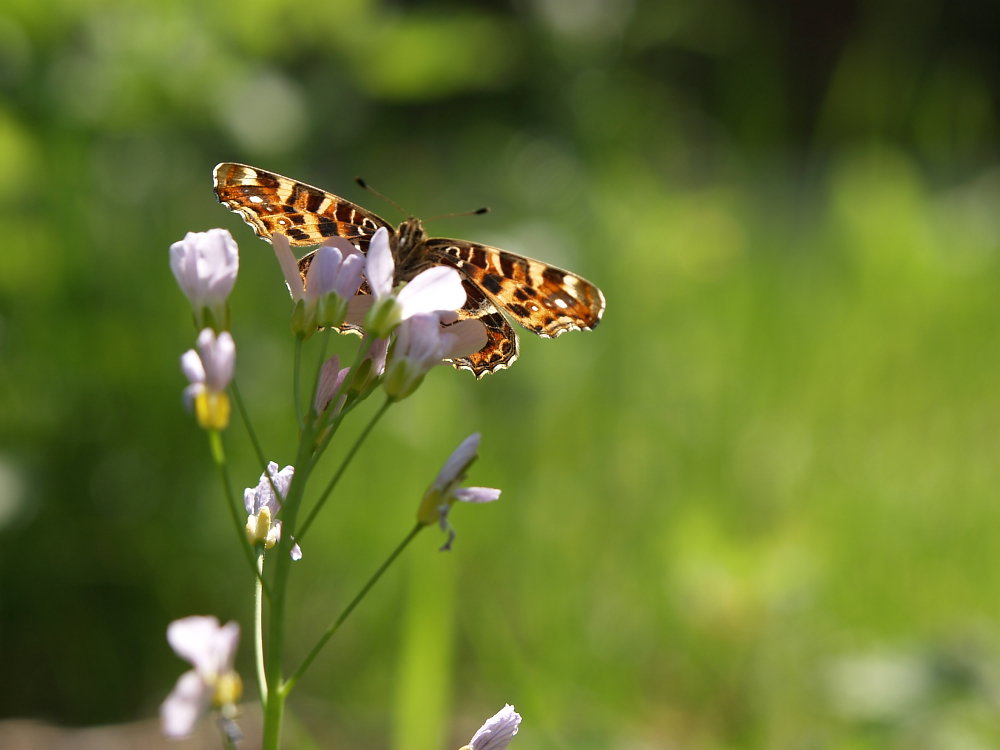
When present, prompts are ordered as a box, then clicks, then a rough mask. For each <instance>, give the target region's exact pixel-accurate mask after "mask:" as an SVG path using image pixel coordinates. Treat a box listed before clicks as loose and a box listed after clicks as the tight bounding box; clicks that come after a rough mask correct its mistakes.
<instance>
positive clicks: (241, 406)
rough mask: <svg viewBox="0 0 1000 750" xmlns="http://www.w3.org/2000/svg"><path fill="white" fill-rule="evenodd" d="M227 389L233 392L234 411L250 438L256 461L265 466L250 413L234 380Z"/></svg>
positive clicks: (264, 459) (262, 452) (265, 460)
mask: <svg viewBox="0 0 1000 750" xmlns="http://www.w3.org/2000/svg"><path fill="white" fill-rule="evenodd" d="M229 387H230V389H231V390H232V392H233V401H235V402H236V410H237V411H239V413H240V419H242V420H243V426H244V427H246V430H247V434H248V435H249V436H250V443H251V444H252V445H253V450H254V453H256V454H257V460H258V461H260V464H261V466H267V459H266V458H264V450H263V449H262V448H261V447H260V441H259V440H258V439H257V433H256V431H255V430H254V428H253V424H252V423H251V422H250V413H249V412H248V411H247V408H246V404H245V403H244V402H243V395H242V394H241V393H240V389H239V388H238V387H237V386H236V381H235V380H234V381H233V382H232V383H230V386H229Z"/></svg>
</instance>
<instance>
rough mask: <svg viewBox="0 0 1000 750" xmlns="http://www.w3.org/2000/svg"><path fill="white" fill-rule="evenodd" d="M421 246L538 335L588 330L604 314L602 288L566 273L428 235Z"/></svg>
mask: <svg viewBox="0 0 1000 750" xmlns="http://www.w3.org/2000/svg"><path fill="white" fill-rule="evenodd" d="M425 244H426V246H427V256H428V257H429V258H430V259H432V260H433V261H436V262H437V263H440V264H442V265H449V266H453V267H454V268H457V269H458V270H459V271H460V272H462V273H463V274H464V275H465V276H466V277H467V278H468V279H470V280H471V281H472V282H473V283H474V284H475V285H476V286H477V287H479V288H480V289H482V290H483V292H485V293H486V295H487V296H489V298H490V299H491V300H493V302H494V303H496V305H497V306H498V307H500V308H501V309H502V310H503V311H504V312H505V313H507V314H508V315H510V316H511V317H512V318H514V320H516V321H517V322H518V323H520V324H521V325H522V326H524V327H525V328H527V329H528V330H529V331H532V332H533V333H537V334H538V335H539V336H544V337H545V338H555V337H556V336H559V335H561V334H563V333H565V332H566V331H579V330H589V329H591V328H594V327H595V326H596V325H597V324H598V323H599V322H600V320H601V315H602V314H603V313H604V295H603V294H602V293H601V290H600V289H598V288H597V287H596V286H594V285H593V284H591V283H590V282H589V281H587V280H586V279H583V278H581V277H579V276H577V275H575V274H572V273H570V272H569V271H563V270H562V269H561V268H556V267H555V266H549V265H546V264H545V263H542V262H540V261H537V260H532V259H531V258H525V257H523V256H521V255H515V254H514V253H508V252H506V251H505V250H500V249H499V248H495V247H490V246H489V245H480V244H477V243H474V242H466V241H464V240H446V239H432V240H427V242H426V243H425Z"/></svg>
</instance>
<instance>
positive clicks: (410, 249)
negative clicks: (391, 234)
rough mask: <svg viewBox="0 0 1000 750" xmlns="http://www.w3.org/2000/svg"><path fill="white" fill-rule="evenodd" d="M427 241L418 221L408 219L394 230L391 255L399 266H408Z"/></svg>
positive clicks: (422, 227)
mask: <svg viewBox="0 0 1000 750" xmlns="http://www.w3.org/2000/svg"><path fill="white" fill-rule="evenodd" d="M426 241H427V232H426V231H425V230H424V225H423V224H422V223H421V222H420V219H414V218H409V219H407V220H406V221H404V222H403V223H402V224H400V225H399V226H398V227H397V228H396V237H395V242H394V243H393V248H392V249H393V253H394V254H395V256H396V262H397V264H399V265H400V266H404V267H405V266H408V265H410V264H411V262H412V261H413V260H414V259H415V258H416V253H417V252H418V251H419V249H420V248H421V246H422V245H423V244H424V243H425V242H426Z"/></svg>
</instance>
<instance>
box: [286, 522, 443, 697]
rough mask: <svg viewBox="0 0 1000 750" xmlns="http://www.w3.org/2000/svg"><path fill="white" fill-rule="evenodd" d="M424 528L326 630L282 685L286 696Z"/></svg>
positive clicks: (413, 532)
mask: <svg viewBox="0 0 1000 750" xmlns="http://www.w3.org/2000/svg"><path fill="white" fill-rule="evenodd" d="M423 528H424V524H421V523H418V524H417V525H416V526H414V527H413V528H412V529H411V530H410V533H409V534H407V535H406V537H405V538H404V539H403V541H401V542H400V543H399V544H398V545H396V549H394V550H393V551H392V554H390V555H389V557H387V558H386V559H385V562H383V563H382V564H381V565H380V566H379V568H378V570H376V571H375V573H374V574H373V575H372V577H371V578H369V579H368V581H367V582H366V583H365V585H364V586H362V587H361V590H360V591H359V592H358V593H357V595H356V596H355V597H354V598H353V599H352V600H351V603H350V604H348V605H347V606H346V607H345V608H344V611H343V612H341V613H340V615H339V616H338V617H337V619H336V620H334V621H333V623H332V624H331V625H330V627H328V628H327V629H326V632H325V633H323V635H322V636H321V637H320V639H319V640H318V641H317V642H316V645H315V646H313V647H312V650H311V651H310V652H309V654H308V655H307V656H306V658H305V659H303V660H302V663H301V664H300V665H299V667H298V669H296V670H295V671H294V672H293V673H292V676H291V677H289V678H288V679H287V680H285V682H284V683H283V684H282V687H281V690H282V692H283V693H284V694H285V695H287V694H288V693H289V692H291V689H292V688H293V687H294V686H295V683H296V682H298V681H299V679H300V678H301V677H302V675H303V674H304V673H305V671H306V670H307V669H308V668H309V665H310V664H312V662H313V659H315V658H316V656H317V655H318V654H319V652H320V651H321V650H322V649H323V646H325V645H326V642H327V641H328V640H330V638H331V637H332V636H333V634H334V633H336V632H337V630H339V629H340V626H341V625H343V624H344V620H346V619H347V618H348V617H349V616H350V614H351V612H353V611H354V609H355V608H356V607H357V606H358V604H360V603H361V600H362V599H364V598H365V595H366V594H367V593H368V592H369V591H370V590H371V588H372V586H374V585H375V583H376V582H377V581H378V579H379V578H381V577H382V574H383V573H385V571H386V570H387V569H388V568H389V566H390V565H392V563H393V562H395V560H396V558H397V557H399V555H400V553H401V552H402V551H403V550H404V549H406V546H407V545H408V544H409V543H410V542H412V541H413V538H414V537H415V536H416V535H417V534H418V533H419V531H420V530H421V529H423Z"/></svg>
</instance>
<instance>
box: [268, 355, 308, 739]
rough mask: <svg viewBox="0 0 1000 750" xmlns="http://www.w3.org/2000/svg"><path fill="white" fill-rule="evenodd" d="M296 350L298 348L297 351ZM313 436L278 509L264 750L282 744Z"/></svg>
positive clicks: (303, 442) (302, 447) (304, 440)
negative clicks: (295, 553) (299, 528)
mask: <svg viewBox="0 0 1000 750" xmlns="http://www.w3.org/2000/svg"><path fill="white" fill-rule="evenodd" d="M297 351H298V349H297ZM314 440H315V435H314V434H313V432H312V426H311V425H310V424H308V423H306V424H305V425H304V426H303V431H302V436H301V439H300V440H299V449H298V455H297V456H296V457H295V464H294V466H295V475H294V476H293V477H292V482H291V484H290V485H289V487H288V495H287V496H286V497H285V502H284V503H282V506H281V514H282V518H283V521H282V531H283V532H284V533H282V535H281V540H280V541H279V542H278V544H277V546H276V547H275V548H274V553H273V560H274V574H273V578H272V579H271V597H270V604H271V612H270V617H269V618H268V623H267V654H266V657H265V663H264V664H265V671H266V675H267V677H266V685H267V703H265V704H264V738H263V750H278V748H279V746H280V742H281V720H282V716H283V714H284V709H285V693H284V691H282V690H281V686H282V667H283V662H284V656H285V596H286V594H287V593H288V574H289V572H290V569H291V563H292V557H291V551H292V544H293V541H292V536H294V529H295V520H296V517H297V515H298V512H299V508H300V507H301V505H302V496H303V492H304V489H305V486H306V484H307V482H308V480H309V472H310V469H311V468H312V465H311V463H310V460H309V459H310V456H311V453H312V445H313V441H314Z"/></svg>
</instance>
